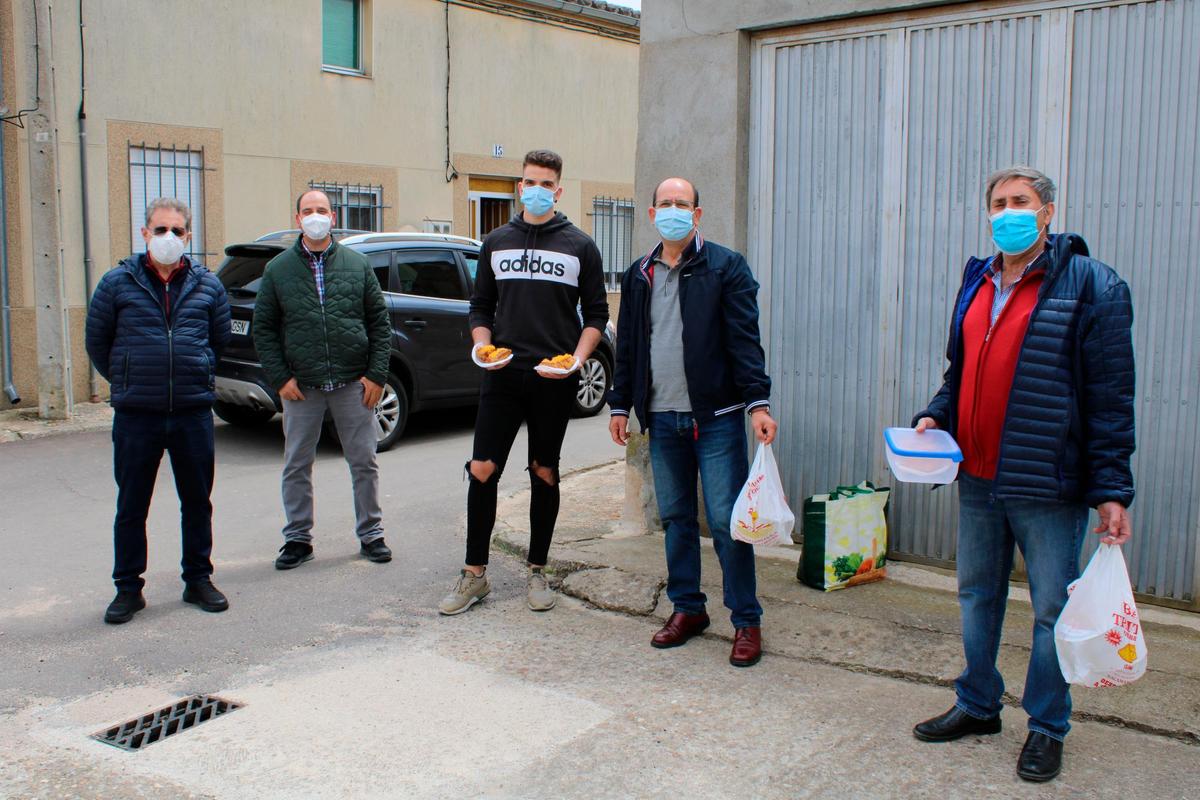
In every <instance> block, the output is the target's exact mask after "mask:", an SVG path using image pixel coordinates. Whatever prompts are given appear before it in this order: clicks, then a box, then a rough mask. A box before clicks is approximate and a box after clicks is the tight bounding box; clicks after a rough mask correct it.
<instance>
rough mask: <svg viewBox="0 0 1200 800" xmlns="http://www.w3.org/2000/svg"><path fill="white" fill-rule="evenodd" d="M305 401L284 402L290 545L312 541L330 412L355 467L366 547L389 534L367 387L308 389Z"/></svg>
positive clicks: (359, 528)
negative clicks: (320, 448) (317, 464)
mask: <svg viewBox="0 0 1200 800" xmlns="http://www.w3.org/2000/svg"><path fill="white" fill-rule="evenodd" d="M302 391H303V392H304V399H303V400H284V401H283V438H284V445H283V511H284V514H285V515H286V516H287V524H286V525H284V526H283V538H284V540H285V541H288V542H304V543H305V544H309V543H311V542H312V527H313V486H312V465H313V460H314V459H315V458H316V454H317V442H318V441H320V439H321V425H322V422H323V421H324V419H325V410H326V409H329V413H330V415H331V416H332V417H333V422H334V424H335V425H336V426H337V432H338V438H339V439H340V440H341V442H342V454H343V455H344V456H345V457H346V463H347V464H349V465H350V479H351V481H352V482H353V485H354V520H355V531H354V532H355V533H356V534H357V535H358V538H359V541H360V542H362V543H363V544H367V543H368V542H373V541H375V540H376V539H379V538H381V537H382V536H383V511H382V510H381V509H380V508H379V467H378V466H377V465H376V463H375V444H376V442H377V441H378V437H377V435H376V432H375V430H376V423H375V410H374V409H371V408H367V407H366V406H364V405H363V402H362V401H363V385H362V384H361V383H359V382H358V381H354V382H353V383H350V384H347V385H346V386H343V387H342V388H340V389H334V390H333V391H332V392H322V391H320V390H318V389H303V390H302Z"/></svg>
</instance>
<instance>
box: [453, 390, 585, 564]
mask: <svg viewBox="0 0 1200 800" xmlns="http://www.w3.org/2000/svg"><path fill="white" fill-rule="evenodd" d="M578 389H579V376H578V374H575V375H570V376H568V377H566V378H563V379H562V380H554V379H551V378H543V377H542V376H541V375H538V374H537V373H536V372H534V371H533V370H532V369H517V368H514V367H505V368H504V369H501V370H496V371H494V372H488V373H486V374H485V375H484V377H483V385H482V387H481V388H480V390H479V415H478V416H477V417H476V418H475V445H474V450H473V455H472V459H473V460H475V461H491V462H493V463H494V464H495V465H496V470H495V472H494V473H493V474H492V476H491V478H489V479H488V480H487V481H480V480H477V479H476V478H475V477H474V476H473V475H472V476H470V481H471V483H470V488H469V489H468V490H467V563H468V564H470V565H471V566H483V565H485V564H487V563H488V548H489V545H490V544H491V539H492V529H493V528H494V527H495V525H496V486H497V484H498V483H499V481H500V475H501V474H502V473H503V472H504V466H505V464H506V463H507V462H508V454H509V452H510V451H511V450H512V446H513V442H514V441H515V440H516V438H517V432H518V431H519V430H520V429H521V423H522V422H524V423H525V425H526V426H527V427H528V432H529V461H528V463H529V465H531V466H532V465H533V464H536V465H537V466H539V467H549V468H550V469H552V470H553V471H554V481H553V482H552V483H547V482H546V481H544V480H542V479H541V478H540V477H539V476H538V475H537V474H536V473H534V472H533V471H532V470H530V473H529V481H530V488H531V497H530V500H529V563H530V564H539V565H540V564H545V563H546V559H547V557H548V554H549V552H550V540H551V538H552V537H553V536H554V523H555V522H556V521H557V520H558V506H559V489H558V460H559V455H560V452H561V450H562V443H563V437H564V436H566V434H567V422H568V421H569V420H570V418H571V411H572V409H573V408H574V402H575V394H576V392H577V391H578Z"/></svg>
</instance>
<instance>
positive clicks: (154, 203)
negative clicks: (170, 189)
mask: <svg viewBox="0 0 1200 800" xmlns="http://www.w3.org/2000/svg"><path fill="white" fill-rule="evenodd" d="M164 209H165V210H167V211H178V212H179V213H180V214H183V227H185V228H187V229H188V230H189V231H190V230H191V229H192V210H191V209H190V208H188V206H187V203H185V202H183V201H182V200H178V199H176V198H174V197H157V198H155V199H153V200H151V201H150V202H149V204H147V205H146V227H147V228H149V227H150V218H151V217H153V216H154V212H155V211H162V210H164Z"/></svg>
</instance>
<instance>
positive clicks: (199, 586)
mask: <svg viewBox="0 0 1200 800" xmlns="http://www.w3.org/2000/svg"><path fill="white" fill-rule="evenodd" d="M183 602H185V603H191V604H192V605H196V606H200V608H202V609H204V610H205V611H211V612H213V613H214V614H216V613H219V612H221V611H224V610H225V609H227V608H229V601H228V600H227V599H225V595H223V594H221V591H220V590H219V589H218V588H217V587H215V586H213V585H212V581H210V580H203V581H196V582H195V583H189V584H187V586H185V587H184V589H183Z"/></svg>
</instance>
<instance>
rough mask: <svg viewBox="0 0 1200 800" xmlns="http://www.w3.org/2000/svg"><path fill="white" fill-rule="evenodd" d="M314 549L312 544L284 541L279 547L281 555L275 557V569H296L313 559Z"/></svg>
mask: <svg viewBox="0 0 1200 800" xmlns="http://www.w3.org/2000/svg"><path fill="white" fill-rule="evenodd" d="M312 558H313V549H312V545H311V544H305V543H304V542H284V544H283V547H281V548H279V557H278V558H276V559H275V569H295V568H296V567H298V566H300V565H301V564H303V563H304V562H305V561H312Z"/></svg>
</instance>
